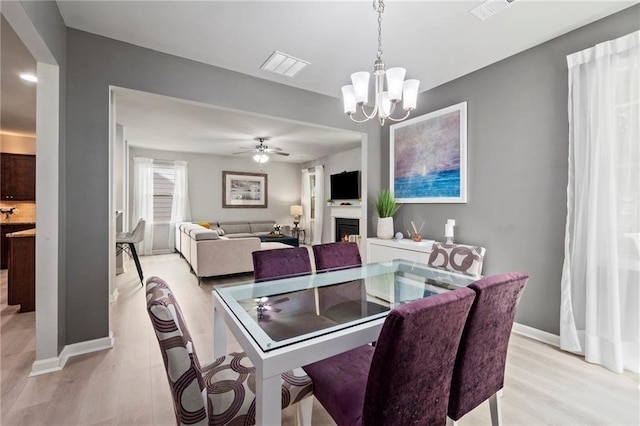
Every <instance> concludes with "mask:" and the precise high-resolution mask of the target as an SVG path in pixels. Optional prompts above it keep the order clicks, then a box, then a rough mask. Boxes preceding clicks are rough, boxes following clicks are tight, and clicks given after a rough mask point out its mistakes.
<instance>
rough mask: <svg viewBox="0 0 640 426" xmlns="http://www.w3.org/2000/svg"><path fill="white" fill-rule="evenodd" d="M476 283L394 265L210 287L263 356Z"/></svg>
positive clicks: (463, 277)
mask: <svg viewBox="0 0 640 426" xmlns="http://www.w3.org/2000/svg"><path fill="white" fill-rule="evenodd" d="M476 279H477V278H474V277H470V276H466V275H461V274H456V273H452V272H447V271H443V270H439V269H433V268H430V267H428V266H426V265H422V264H419V263H414V262H409V261H404V260H394V261H391V262H380V263H371V264H367V265H362V266H361V267H357V268H351V269H341V270H335V271H328V272H323V273H318V274H312V275H304V276H296V277H289V278H283V279H278V280H273V281H264V282H260V283H254V282H251V283H245V284H224V285H216V286H214V290H213V291H214V292H216V293H217V294H218V295H219V296H220V298H221V299H222V300H223V301H224V303H225V304H226V305H227V306H228V308H229V309H230V310H231V312H232V313H233V314H234V315H235V316H236V318H237V319H238V320H239V321H240V323H241V324H242V325H243V326H244V328H245V329H246V331H247V332H248V334H249V335H251V337H252V338H253V339H254V340H255V341H256V343H257V344H258V345H259V346H260V348H261V349H262V350H263V351H265V352H267V351H270V350H273V349H277V348H280V347H283V346H287V345H290V344H293V343H298V342H301V341H303V340H306V339H311V338H313V337H317V336H320V335H322V334H327V333H332V332H335V331H338V330H341V329H344V328H347V327H352V326H354V325H358V324H362V323H365V322H368V321H374V320H376V319H379V318H383V317H385V316H386V315H387V314H388V312H389V311H390V310H391V309H393V308H395V307H397V306H399V305H401V304H403V303H407V302H411V301H413V300H417V299H421V298H424V297H429V296H432V295H435V294H438V293H443V292H446V291H450V290H454V289H456V288H460V287H465V286H467V285H469V284H470V283H472V282H473V281H475V280H476Z"/></svg>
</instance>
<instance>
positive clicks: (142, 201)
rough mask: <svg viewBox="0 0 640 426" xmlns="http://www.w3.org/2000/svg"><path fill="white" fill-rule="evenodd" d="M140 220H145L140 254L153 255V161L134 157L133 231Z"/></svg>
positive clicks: (139, 249) (139, 248)
mask: <svg viewBox="0 0 640 426" xmlns="http://www.w3.org/2000/svg"><path fill="white" fill-rule="evenodd" d="M139 219H144V220H145V228H144V239H143V240H142V242H141V243H140V244H139V247H138V250H137V251H138V254H141V255H148V254H153V253H152V249H153V159H151V158H142V157H134V159H133V209H132V211H131V220H132V229H133V227H134V226H136V223H138V220H139Z"/></svg>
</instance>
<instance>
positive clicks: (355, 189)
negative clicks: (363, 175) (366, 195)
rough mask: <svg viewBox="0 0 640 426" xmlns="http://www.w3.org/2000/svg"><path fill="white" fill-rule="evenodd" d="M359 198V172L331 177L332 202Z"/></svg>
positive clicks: (343, 173)
mask: <svg viewBox="0 0 640 426" xmlns="http://www.w3.org/2000/svg"><path fill="white" fill-rule="evenodd" d="M359 198H360V171H359V170H354V171H352V172H342V173H337V174H335V175H331V199H332V200H357V199H359Z"/></svg>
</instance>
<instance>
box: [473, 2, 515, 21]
mask: <svg viewBox="0 0 640 426" xmlns="http://www.w3.org/2000/svg"><path fill="white" fill-rule="evenodd" d="M513 2H515V0H487V1H485V2H484V3H482V4H481V5H479V6H476V7H474V8H473V9H471V13H472V14H473V15H474V16H475V17H476V18H478V19H480V20H481V21H484V20H485V19H487V18H490V17H491V16H493V15H495V14H496V13H498V12H501V11H503V10H504V9H506V8H507V6H509V5H510V4H512V3H513Z"/></svg>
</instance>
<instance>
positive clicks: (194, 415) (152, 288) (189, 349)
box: [146, 277, 207, 425]
mask: <svg viewBox="0 0 640 426" xmlns="http://www.w3.org/2000/svg"><path fill="white" fill-rule="evenodd" d="M146 293H147V312H148V313H149V318H150V319H151V323H152V324H153V329H154V331H155V333H156V337H157V338H158V344H159V345H160V351H161V352H162V360H163V361H164V367H165V369H166V372H167V379H168V380H169V386H170V388H171V396H172V397H173V409H174V412H175V415H176V421H177V424H178V425H183V424H190V425H191V424H206V421H207V412H206V408H205V400H204V397H203V392H202V391H203V389H204V388H205V386H204V380H203V378H202V368H201V366H200V362H199V361H198V357H197V355H196V350H195V347H194V346H193V341H192V339H191V335H190V334H189V331H188V330H187V324H186V323H185V321H184V317H183V315H182V311H181V310H180V306H178V302H177V301H176V299H175V298H174V297H173V293H172V292H171V289H170V288H169V286H168V285H167V283H166V282H165V281H163V280H162V279H160V278H158V277H152V278H149V279H148V280H147V287H146Z"/></svg>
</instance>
